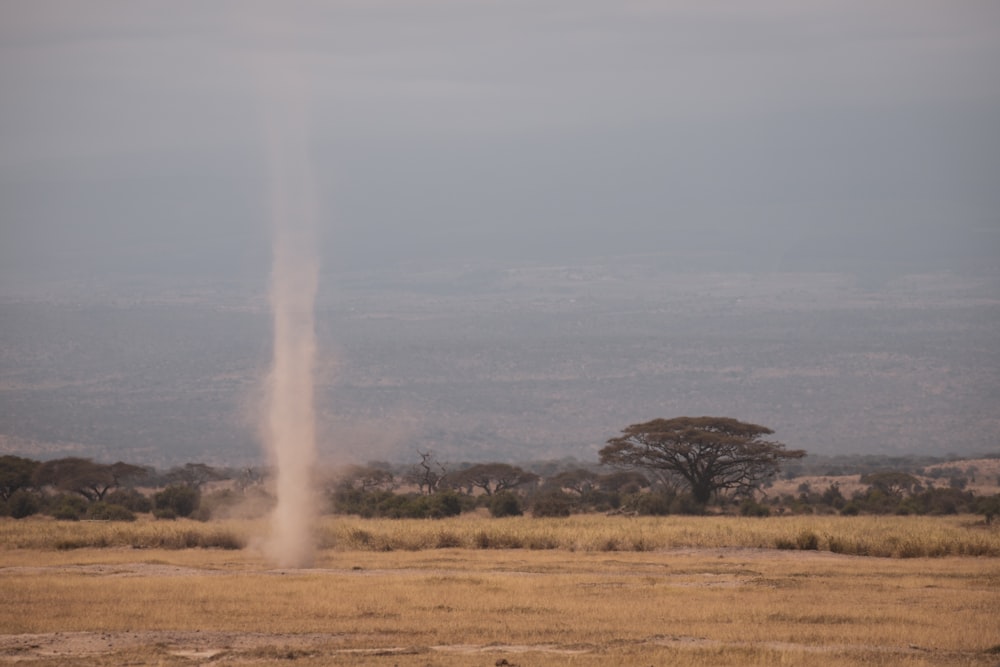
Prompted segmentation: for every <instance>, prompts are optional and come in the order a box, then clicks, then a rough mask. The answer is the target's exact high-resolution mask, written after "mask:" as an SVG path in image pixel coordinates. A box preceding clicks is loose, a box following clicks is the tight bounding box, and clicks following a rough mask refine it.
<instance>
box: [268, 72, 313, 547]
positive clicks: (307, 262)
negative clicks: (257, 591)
mask: <svg viewBox="0 0 1000 667" xmlns="http://www.w3.org/2000/svg"><path fill="white" fill-rule="evenodd" d="M267 70H268V71H267V72H266V74H265V76H266V80H267V83H268V85H267V86H266V90H267V99H266V100H265V109H266V118H265V122H266V126H267V136H268V146H267V149H268V163H269V196H270V202H271V219H272V225H273V259H272V261H273V263H272V271H271V289H270V302H271V311H272V313H273V317H274V320H273V326H274V357H273V361H272V365H271V371H270V374H269V376H268V380H267V392H266V406H265V407H266V409H265V410H264V420H265V424H264V432H265V433H264V436H265V440H266V443H267V446H268V450H269V451H268V453H269V455H270V458H271V463H272V465H273V466H274V467H275V468H276V472H277V496H278V502H277V507H276V508H275V511H274V515H273V517H272V526H271V535H270V538H269V539H268V541H267V550H268V553H269V555H271V556H272V557H273V558H274V559H275V561H276V562H277V563H278V564H279V565H280V566H282V567H306V566H308V565H310V564H311V563H312V560H313V555H314V550H315V537H314V524H315V516H316V507H315V503H316V499H315V498H314V496H313V492H312V471H313V469H314V464H315V462H316V414H315V408H314V396H313V394H314V365H315V357H316V333H315V307H316V306H315V302H316V289H317V281H318V273H319V267H318V265H319V262H318V258H317V254H316V245H317V238H316V236H317V235H316V225H317V217H318V215H317V203H316V192H315V186H314V175H313V168H312V162H311V159H310V155H309V146H308V114H307V105H306V90H305V86H304V85H303V81H302V78H301V77H299V76H297V72H296V71H295V68H294V67H271V68H267Z"/></svg>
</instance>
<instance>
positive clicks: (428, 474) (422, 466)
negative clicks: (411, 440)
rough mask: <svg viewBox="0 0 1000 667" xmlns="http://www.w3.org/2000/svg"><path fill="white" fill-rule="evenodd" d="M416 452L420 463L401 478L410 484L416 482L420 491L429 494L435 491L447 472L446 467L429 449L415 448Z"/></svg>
mask: <svg viewBox="0 0 1000 667" xmlns="http://www.w3.org/2000/svg"><path fill="white" fill-rule="evenodd" d="M417 454H419V455H420V463H417V464H416V465H414V466H413V467H412V468H410V469H409V470H408V471H407V472H406V474H405V475H404V477H403V479H404V480H405V481H407V482H409V483H410V484H416V485H417V488H418V489H420V493H425V494H427V495H430V494H432V493H434V492H435V491H437V489H438V486H439V485H440V484H441V480H442V479H444V477H445V475H447V474H448V469H447V468H446V467H445V465H444V464H443V463H441V462H440V461H438V460H437V458H436V457H435V456H434V453H433V452H431V451H430V450H428V451H426V452H422V451H420V450H417Z"/></svg>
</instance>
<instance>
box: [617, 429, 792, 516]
mask: <svg viewBox="0 0 1000 667" xmlns="http://www.w3.org/2000/svg"><path fill="white" fill-rule="evenodd" d="M772 433H774V431H772V430H771V429H769V428H767V427H766V426H759V425H757V424H750V423H746V422H741V421H738V420H736V419H732V418H729V417H676V418H674V419H654V420H653V421H649V422H645V423H642V424H632V425H631V426H629V427H628V428H626V429H624V430H623V431H622V435H620V436H618V437H617V438H611V439H610V440H608V444H607V445H606V446H605V447H604V448H603V449H601V451H600V457H601V463H605V464H610V465H617V466H623V467H635V468H646V469H648V470H651V471H655V472H659V473H666V474H667V475H670V476H675V477H679V478H681V479H683V480H684V481H685V482H686V483H687V484H688V485H689V486H690V488H691V495H692V496H693V497H694V499H695V500H697V501H698V502H700V503H706V502H708V501H709V500H710V499H711V497H712V494H713V493H716V492H718V491H723V490H727V489H735V490H743V491H746V490H750V489H753V488H756V487H757V486H758V485H759V484H760V483H761V482H763V481H764V480H766V479H768V478H770V477H773V476H774V475H775V474H776V473H777V472H778V471H779V470H780V467H781V463H782V462H783V461H785V460H787V459H798V458H802V457H803V456H805V451H803V450H801V449H792V450H789V449H785V445H783V444H782V443H780V442H773V441H769V440H765V439H764V436H768V435H771V434H772Z"/></svg>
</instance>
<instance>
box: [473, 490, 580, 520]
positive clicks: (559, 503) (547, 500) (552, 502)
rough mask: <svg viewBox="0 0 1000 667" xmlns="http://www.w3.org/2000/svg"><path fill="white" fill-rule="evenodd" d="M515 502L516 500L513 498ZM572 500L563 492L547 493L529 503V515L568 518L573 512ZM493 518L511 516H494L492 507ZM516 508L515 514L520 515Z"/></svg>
mask: <svg viewBox="0 0 1000 667" xmlns="http://www.w3.org/2000/svg"><path fill="white" fill-rule="evenodd" d="M515 500H516V498H515ZM573 502H574V498H572V497H571V496H569V495H568V494H567V493H566V492H565V491H560V490H556V491H548V492H546V493H543V494H540V495H539V496H537V497H536V498H535V499H534V501H533V502H532V503H531V514H532V516H536V517H550V516H569V515H570V514H571V513H572V511H573ZM490 513H491V514H493V516H511V515H510V514H496V513H494V511H493V507H492V506H491V507H490ZM520 513H521V512H520V509H519V508H518V512H517V514H520Z"/></svg>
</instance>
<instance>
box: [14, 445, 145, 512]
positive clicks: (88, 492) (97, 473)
mask: <svg viewBox="0 0 1000 667" xmlns="http://www.w3.org/2000/svg"><path fill="white" fill-rule="evenodd" d="M145 474H146V470H145V469H144V468H141V467H139V466H136V465H132V464H130V463H123V462H121V461H118V462H117V463H110V464H109V463H94V462H93V461H91V460H90V459H83V458H78V457H75V456H69V457H66V458H62V459H53V460H51V461H45V462H44V463H42V464H41V465H39V466H38V468H36V469H35V474H34V478H33V481H34V484H35V486H38V487H42V486H52V487H54V488H56V489H59V490H60V491H70V492H72V493H79V494H80V495H81V496H83V497H84V498H86V499H87V500H89V501H91V502H94V501H98V500H104V496H105V495H106V494H107V492H108V491H110V490H111V489H114V488H117V487H119V486H121V485H122V483H123V482H124V481H125V480H127V479H130V478H137V477H141V476H142V475H145Z"/></svg>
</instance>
